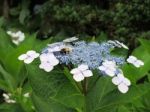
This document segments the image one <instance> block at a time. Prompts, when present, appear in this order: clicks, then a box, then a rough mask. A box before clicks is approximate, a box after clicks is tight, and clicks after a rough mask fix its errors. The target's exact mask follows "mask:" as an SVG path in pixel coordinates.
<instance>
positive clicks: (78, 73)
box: [70, 64, 93, 82]
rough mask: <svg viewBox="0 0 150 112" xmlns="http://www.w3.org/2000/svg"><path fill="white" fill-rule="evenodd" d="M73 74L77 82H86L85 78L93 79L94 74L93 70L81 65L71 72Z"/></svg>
mask: <svg viewBox="0 0 150 112" xmlns="http://www.w3.org/2000/svg"><path fill="white" fill-rule="evenodd" d="M70 73H71V74H73V78H74V80H75V81H77V82H80V81H82V80H84V78H85V77H91V76H93V73H92V71H91V70H89V68H88V66H87V65H84V64H82V65H80V66H78V67H77V68H75V69H72V70H71V71H70Z"/></svg>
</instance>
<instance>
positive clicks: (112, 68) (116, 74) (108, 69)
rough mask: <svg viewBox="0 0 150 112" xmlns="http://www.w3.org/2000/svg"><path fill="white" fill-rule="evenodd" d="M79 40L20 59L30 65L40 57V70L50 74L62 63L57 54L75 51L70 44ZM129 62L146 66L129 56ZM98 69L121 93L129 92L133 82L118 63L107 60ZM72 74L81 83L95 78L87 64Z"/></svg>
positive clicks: (75, 69) (54, 46)
mask: <svg viewBox="0 0 150 112" xmlns="http://www.w3.org/2000/svg"><path fill="white" fill-rule="evenodd" d="M77 39H78V38H76V37H72V38H69V39H65V40H63V42H58V43H54V44H49V45H48V47H47V48H46V49H44V50H43V52H42V54H39V53H36V52H35V51H33V50H30V51H27V53H26V54H22V55H20V56H19V57H18V59H19V60H22V61H24V63H26V64H29V63H31V62H32V61H33V60H34V59H35V58H37V57H39V58H40V62H41V63H40V65H39V68H40V69H43V70H45V71H46V72H50V71H52V70H53V69H54V66H56V65H58V64H59V63H60V60H59V58H58V57H57V55H56V53H57V54H59V53H61V51H62V50H65V51H66V50H69V51H73V50H75V48H74V47H73V46H72V44H69V43H70V42H73V41H76V40H77ZM94 45H95V44H94ZM108 45H111V46H112V47H113V48H114V47H119V48H121V47H122V48H125V49H128V47H127V46H126V45H124V44H123V43H120V42H119V41H108ZM77 50H78V49H77ZM81 53H82V52H81ZM59 56H63V55H59ZM74 56H76V55H74ZM98 58H99V57H98ZM127 62H128V63H131V64H133V65H134V66H135V67H141V66H143V65H144V62H142V61H141V60H138V59H137V58H136V57H135V56H129V58H128V59H127ZM60 64H61V63H60ZM96 68H97V69H99V70H100V71H102V72H103V73H105V74H106V75H108V76H110V77H112V83H113V84H115V85H117V86H118V90H119V91H120V92H121V93H126V92H127V91H128V90H129V86H130V85H131V82H130V80H129V79H128V78H126V77H125V76H124V74H123V71H122V70H121V69H119V66H118V64H117V61H115V60H110V59H107V58H106V59H104V60H102V61H101V62H100V64H99V65H98V67H96ZM70 73H71V74H73V79H74V80H75V81H77V82H80V81H82V80H84V79H85V78H87V77H91V76H93V73H92V69H91V68H90V67H89V65H88V64H87V63H82V64H78V67H77V68H74V69H72V70H71V71H70Z"/></svg>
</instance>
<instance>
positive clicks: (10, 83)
mask: <svg viewBox="0 0 150 112" xmlns="http://www.w3.org/2000/svg"><path fill="white" fill-rule="evenodd" d="M0 73H1V75H2V76H3V78H4V81H5V82H6V84H7V87H9V88H5V90H9V92H13V89H14V88H15V87H16V85H15V80H14V78H13V77H12V76H11V75H10V74H9V73H8V72H6V71H5V70H4V68H3V67H2V66H1V65H0ZM1 83H2V82H1ZM3 84H4V83H3ZM3 87H4V86H3Z"/></svg>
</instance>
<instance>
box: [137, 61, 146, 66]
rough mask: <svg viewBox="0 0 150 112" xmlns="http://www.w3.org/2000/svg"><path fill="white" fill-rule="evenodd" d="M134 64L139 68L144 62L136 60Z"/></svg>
mask: <svg viewBox="0 0 150 112" xmlns="http://www.w3.org/2000/svg"><path fill="white" fill-rule="evenodd" d="M135 64H138V65H140V66H143V65H144V62H143V61H141V60H137V61H136V63H135Z"/></svg>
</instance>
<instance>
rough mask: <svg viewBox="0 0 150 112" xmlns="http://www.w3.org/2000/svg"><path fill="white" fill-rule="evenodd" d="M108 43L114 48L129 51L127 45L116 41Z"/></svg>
mask: <svg viewBox="0 0 150 112" xmlns="http://www.w3.org/2000/svg"><path fill="white" fill-rule="evenodd" d="M108 43H110V44H113V45H114V46H116V47H119V48H121V47H123V48H124V49H129V48H128V47H127V46H126V45H125V44H123V43H121V42H119V41H118V40H115V41H112V40H109V41H108Z"/></svg>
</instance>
